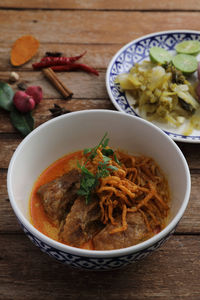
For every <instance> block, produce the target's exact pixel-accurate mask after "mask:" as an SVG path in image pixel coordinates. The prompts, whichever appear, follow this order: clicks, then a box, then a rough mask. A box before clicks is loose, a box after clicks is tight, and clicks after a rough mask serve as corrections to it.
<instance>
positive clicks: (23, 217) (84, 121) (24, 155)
mask: <svg viewBox="0 0 200 300" xmlns="http://www.w3.org/2000/svg"><path fill="white" fill-rule="evenodd" d="M106 131H107V132H108V135H109V137H110V145H111V146H112V147H113V148H120V149H124V150H127V151H128V152H131V153H140V154H143V155H148V156H151V157H153V158H154V159H155V160H156V161H157V162H158V164H159V165H160V167H161V168H162V169H163V170H164V172H165V174H166V176H167V178H168V181H169V185H170V190H171V194H172V202H171V213H170V217H169V224H168V226H167V227H166V228H165V229H164V230H162V231H161V232H160V233H159V234H157V235H156V236H154V237H152V238H150V239H149V240H147V241H145V242H142V243H140V244H138V245H135V246H132V247H128V248H124V249H118V250H111V251H91V250H84V249H78V248H74V247H70V246H67V245H64V244H62V243H59V242H57V241H55V240H52V239H50V238H49V237H47V236H45V235H44V234H42V233H41V232H39V231H38V230H37V229H36V228H34V226H33V225H32V224H31V221H30V215H29V199H30V194H31V190H32V188H33V185H34V182H35V181H36V180H37V178H38V176H39V175H40V174H41V173H42V171H43V170H44V169H46V168H47V167H48V166H49V165H50V164H51V163H53V162H54V161H56V160H57V159H58V158H60V157H62V156H64V155H65V154H67V153H70V152H73V151H76V150H78V149H84V148H86V147H94V146H95V145H97V144H98V142H99V138H100V137H102V136H103V135H104V133H105V132H106ZM7 187H8V194H9V198H10V203H11V205H12V207H13V210H14V212H15V214H16V216H17V218H18V220H19V222H20V224H21V226H22V228H23V230H24V232H25V233H26V234H27V236H28V237H29V238H30V240H31V241H32V242H33V243H34V244H35V245H37V246H38V247H39V248H40V249H41V250H42V251H43V252H45V253H47V254H49V255H50V256H52V257H54V258H56V259H57V260H58V261H60V262H63V263H64V264H67V265H71V266H73V267H76V268H84V269H88V270H110V269H115V268H119V267H122V266H125V265H127V264H130V263H132V262H136V261H138V260H139V259H142V258H144V257H145V256H147V255H148V254H150V253H152V252H153V251H154V250H155V249H157V248H158V247H160V246H161V245H162V244H163V242H165V241H166V240H167V239H168V237H169V236H170V235H171V234H172V233H173V231H174V230H175V227H176V225H177V224H178V222H179V220H180V219H181V217H182V215H183V213H184V211H185V209H186V206H187V203H188V200H189V195H190V173H189V170H188V166H187V163H186V160H185V158H184V156H183V154H182V152H181V151H180V149H179V148H178V147H177V145H176V144H175V143H174V142H173V141H172V139H170V138H169V137H168V136H167V135H166V134H165V133H163V131H162V130H160V129H159V128H157V127H156V126H154V125H152V124H151V123H149V122H147V121H145V120H142V119H140V118H137V117H134V116H131V115H126V114H124V113H121V112H116V111H109V110H89V111H81V112H74V113H70V114H67V115H63V116H60V117H57V118H55V119H52V120H50V121H48V122H46V123H44V124H43V125H41V126H39V127H38V128H36V129H35V130H34V131H33V132H31V133H30V134H29V135H28V136H27V137H26V138H25V139H24V140H23V141H22V142H21V144H20V145H19V146H18V147H17V149H16V151H15V153H14V155H13V157H12V159H11V161H10V164H9V169H8V177H7Z"/></svg>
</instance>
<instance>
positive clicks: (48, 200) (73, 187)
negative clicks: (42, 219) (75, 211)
mask: <svg viewBox="0 0 200 300" xmlns="http://www.w3.org/2000/svg"><path fill="white" fill-rule="evenodd" d="M79 188H80V172H79V171H78V170H77V169H73V170H71V171H70V172H68V173H66V174H64V175H63V176H61V177H59V178H58V179H55V180H53V181H51V182H49V183H47V184H44V185H42V186H41V187H40V188H39V189H38V192H37V193H38V195H39V196H40V198H41V201H42V204H43V207H44V210H45V212H46V213H47V215H48V217H49V218H50V219H51V220H53V221H58V222H60V221H61V220H62V219H63V218H64V217H65V215H66V213H67V212H69V210H70V208H71V206H72V204H73V203H74V200H75V199H76V198H77V191H78V189H79Z"/></svg>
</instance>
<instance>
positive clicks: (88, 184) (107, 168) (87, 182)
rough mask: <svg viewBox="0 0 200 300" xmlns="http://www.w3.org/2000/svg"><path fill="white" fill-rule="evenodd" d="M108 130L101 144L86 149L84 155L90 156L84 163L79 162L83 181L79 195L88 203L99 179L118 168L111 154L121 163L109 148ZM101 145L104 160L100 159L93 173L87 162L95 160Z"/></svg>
mask: <svg viewBox="0 0 200 300" xmlns="http://www.w3.org/2000/svg"><path fill="white" fill-rule="evenodd" d="M107 135H108V134H107V132H106V133H105V134H104V136H103V138H102V139H101V141H100V142H99V144H98V145H97V146H96V147H94V148H87V149H84V151H83V153H84V155H87V154H89V155H88V158H87V160H86V162H85V163H84V165H82V166H81V165H80V163H79V162H78V163H77V166H78V168H79V169H80V170H81V182H80V189H79V190H78V195H80V196H84V197H85V200H86V204H88V203H89V202H90V200H91V194H92V192H93V191H94V190H95V188H96V187H97V186H98V184H99V179H100V178H104V177H107V176H109V174H110V172H112V171H117V170H118V168H117V167H115V166H112V165H110V164H109V163H110V161H111V158H110V157H109V156H113V157H114V160H115V161H116V162H117V163H119V161H118V159H117V156H116V154H115V153H114V151H113V150H112V149H111V148H107V146H108V143H109V138H107ZM100 147H101V152H102V154H103V160H102V161H99V163H98V166H97V172H96V174H93V173H91V172H90V171H89V170H88V169H87V168H86V164H87V162H88V161H89V160H91V161H92V160H93V159H94V158H95V157H96V156H97V149H99V148H100Z"/></svg>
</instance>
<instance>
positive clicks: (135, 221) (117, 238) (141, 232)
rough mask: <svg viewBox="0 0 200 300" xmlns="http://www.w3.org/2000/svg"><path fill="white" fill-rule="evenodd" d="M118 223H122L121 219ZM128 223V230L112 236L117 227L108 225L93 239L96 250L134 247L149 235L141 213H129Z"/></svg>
mask: <svg viewBox="0 0 200 300" xmlns="http://www.w3.org/2000/svg"><path fill="white" fill-rule="evenodd" d="M116 221H119V223H120V219H118V220H116ZM127 223H128V228H127V230H125V231H122V232H118V233H114V234H110V232H111V231H112V230H113V229H114V228H116V227H115V226H114V225H112V224H108V225H106V227H105V228H104V229H103V230H101V231H100V232H99V233H98V234H97V235H96V236H95V237H94V239H93V244H94V248H95V250H114V249H120V248H125V247H129V246H133V245H136V244H138V243H139V242H141V241H142V240H143V239H144V237H147V236H148V235H149V233H148V231H147V227H146V225H145V222H144V219H143V217H142V215H141V214H140V213H139V212H136V213H128V214H127ZM119 226H120V225H119Z"/></svg>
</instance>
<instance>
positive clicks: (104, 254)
mask: <svg viewBox="0 0 200 300" xmlns="http://www.w3.org/2000/svg"><path fill="white" fill-rule="evenodd" d="M94 113H98V114H115V115H122V116H123V117H126V118H134V119H137V121H138V122H141V123H144V124H146V125H147V126H150V127H152V129H153V130H156V131H157V132H159V133H160V134H161V135H163V136H165V138H166V139H167V140H168V142H169V143H170V144H171V145H172V146H173V147H174V148H175V150H176V152H177V153H178V155H179V156H180V158H181V160H182V163H183V166H184V169H185V174H186V179H187V189H186V192H185V197H184V199H183V202H182V204H181V207H180V209H179V210H178V213H177V214H176V215H175V216H174V218H173V219H172V220H171V222H170V223H169V224H168V225H167V226H166V227H165V228H164V229H163V230H162V231H161V232H159V233H158V234H156V235H155V236H153V237H151V238H150V239H148V240H146V241H144V242H142V243H139V244H137V245H133V246H130V247H126V248H121V249H115V250H103V251H100V250H87V249H81V248H76V247H72V246H68V245H66V244H63V243H61V242H58V241H55V240H53V239H51V238H49V237H48V236H46V235H45V234H43V233H41V232H40V231H39V230H37V229H36V228H35V227H34V226H33V225H32V224H31V222H30V221H29V220H28V219H27V218H26V217H25V216H24V215H23V214H22V212H21V211H20V209H19V208H18V206H17V203H16V202H15V199H14V195H13V192H12V188H11V181H12V169H13V166H14V163H15V160H16V158H17V156H18V153H19V152H20V151H21V149H23V147H24V146H25V145H26V144H27V142H28V141H29V140H30V139H31V138H32V136H34V135H36V134H37V133H38V131H41V130H42V129H43V128H46V127H47V126H49V124H53V123H55V122H59V120H61V119H64V118H73V117H76V116H79V115H82V114H94ZM7 190H8V196H9V199H10V203H11V206H12V208H13V210H14V212H15V215H16V217H17V218H18V220H19V221H20V223H22V225H23V226H24V227H25V228H26V230H28V231H29V232H30V233H31V234H32V235H34V236H35V237H36V238H38V239H39V240H41V241H42V242H44V243H46V244H47V245H50V246H51V247H53V248H55V249H57V250H59V251H62V252H67V253H69V254H72V255H75V256H79V257H80V256H82V257H90V258H111V257H117V256H118V257H119V256H120V257H121V256H126V255H130V254H134V253H137V252H140V251H142V250H144V249H146V248H149V247H150V246H152V245H154V244H156V243H157V242H159V241H160V240H162V239H164V238H166V237H167V236H168V235H169V234H170V233H171V232H172V231H173V230H174V229H175V228H176V226H177V224H178V223H179V221H180V219H181V218H182V216H183V214H184V212H185V209H186V207H187V205H188V202H189V198H190V191H191V177H190V171H189V167H188V164H187V162H186V159H185V157H184V155H183V153H182V152H181V150H180V149H179V147H178V146H177V145H176V143H175V142H174V141H173V140H172V139H171V138H170V137H169V136H168V135H167V134H166V133H164V132H163V131H162V130H161V129H160V128H158V127H157V126H155V125H154V124H152V123H150V122H148V121H146V120H144V119H141V118H139V117H136V116H132V115H128V114H124V113H123V112H119V111H114V110H107V109H92V110H82V111H76V112H71V113H68V114H65V115H62V116H59V117H56V118H54V119H51V120H48V121H47V122H45V123H43V124H41V125H39V126H38V127H37V128H35V129H34V130H33V131H32V132H31V133H30V134H29V135H28V136H26V137H25V138H24V139H23V140H22V142H21V143H20V144H19V145H18V146H17V148H16V150H15V152H14V154H13V156H12V158H11V160H10V163H9V166H8V173H7Z"/></svg>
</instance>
